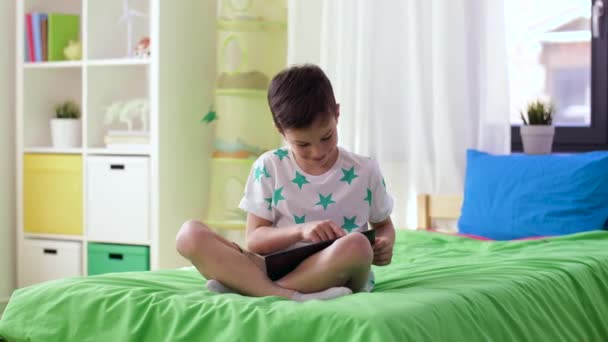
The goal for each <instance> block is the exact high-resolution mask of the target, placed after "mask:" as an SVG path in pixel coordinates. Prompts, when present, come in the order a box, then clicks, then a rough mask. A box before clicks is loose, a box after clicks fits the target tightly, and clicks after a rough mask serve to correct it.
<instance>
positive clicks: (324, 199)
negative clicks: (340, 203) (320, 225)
mask: <svg viewBox="0 0 608 342" xmlns="http://www.w3.org/2000/svg"><path fill="white" fill-rule="evenodd" d="M331 196H333V194H329V195H327V196H323V195H321V194H319V202H317V203H315V205H322V206H323V210H327V206H328V205H330V204H332V203H336V201H334V200H332V199H331Z"/></svg>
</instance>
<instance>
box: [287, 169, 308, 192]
mask: <svg viewBox="0 0 608 342" xmlns="http://www.w3.org/2000/svg"><path fill="white" fill-rule="evenodd" d="M291 182H292V183H296V184H297V185H298V188H300V190H302V185H304V184H309V183H310V182H309V181H308V179H306V176H304V175H302V174H301V173H299V172H298V171H296V178H294V179H292V180H291Z"/></svg>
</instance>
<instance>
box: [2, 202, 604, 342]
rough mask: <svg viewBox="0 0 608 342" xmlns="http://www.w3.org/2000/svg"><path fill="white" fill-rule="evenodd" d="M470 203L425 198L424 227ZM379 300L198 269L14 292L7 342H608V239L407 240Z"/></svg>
mask: <svg viewBox="0 0 608 342" xmlns="http://www.w3.org/2000/svg"><path fill="white" fill-rule="evenodd" d="M460 203H461V199H460V198H459V197H458V196H450V197H442V196H437V197H432V196H426V197H420V198H419V204H420V206H419V210H420V214H421V220H420V222H421V224H422V225H423V226H424V227H429V226H431V225H432V221H433V219H434V218H435V217H438V218H441V219H445V218H454V217H456V216H457V215H458V214H459V205H460ZM374 271H375V272H376V281H377V284H376V289H375V290H374V292H372V293H359V294H354V295H350V296H346V297H342V298H338V299H335V300H332V301H327V302H323V301H312V302H306V303H296V302H292V301H289V300H284V299H280V298H276V297H265V298H248V297H243V296H240V295H236V294H223V295H219V294H214V293H210V292H208V291H207V290H206V288H205V286H204V281H205V280H204V279H203V278H202V277H201V276H200V275H199V274H198V273H197V272H196V270H194V269H192V268H185V269H178V270H161V271H153V272H137V273H120V274H107V275H100V276H92V277H81V278H68V279H62V280H57V281H52V282H48V283H43V284H39V285H35V286H32V287H28V288H24V289H20V290H17V291H15V293H14V294H13V296H12V298H11V300H10V302H9V304H8V307H7V308H6V311H5V313H4V316H3V318H2V320H0V336H2V337H3V338H4V339H5V340H8V341H283V340H285V341H489V340H492V341H541V340H543V341H545V340H549V341H606V340H608V324H606V323H605V320H606V317H608V291H607V290H608V232H606V231H592V232H585V233H578V234H572V235H567V236H561V237H553V238H541V239H533V240H521V241H505V242H497V241H480V240H476V239H472V238H469V237H464V236H457V235H450V234H445V233H440V232H430V231H426V230H418V231H405V230H399V231H398V232H397V239H396V244H395V256H394V259H393V262H392V264H391V265H389V266H387V267H377V268H375V269H374Z"/></svg>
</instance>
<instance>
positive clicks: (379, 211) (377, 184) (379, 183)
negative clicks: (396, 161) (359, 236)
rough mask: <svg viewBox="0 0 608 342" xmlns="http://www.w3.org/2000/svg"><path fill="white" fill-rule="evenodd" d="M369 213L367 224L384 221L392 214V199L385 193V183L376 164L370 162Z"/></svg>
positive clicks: (375, 162) (372, 161)
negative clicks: (370, 196)
mask: <svg viewBox="0 0 608 342" xmlns="http://www.w3.org/2000/svg"><path fill="white" fill-rule="evenodd" d="M370 186H371V195H372V201H371V202H372V203H371V212H370V215H369V222H371V223H378V222H382V221H384V220H386V219H387V218H389V217H390V216H391V213H392V212H393V197H392V196H391V195H390V194H389V193H388V191H386V183H385V182H384V177H383V176H382V172H381V171H380V166H379V165H378V162H377V161H376V160H374V159H372V160H371V179H370Z"/></svg>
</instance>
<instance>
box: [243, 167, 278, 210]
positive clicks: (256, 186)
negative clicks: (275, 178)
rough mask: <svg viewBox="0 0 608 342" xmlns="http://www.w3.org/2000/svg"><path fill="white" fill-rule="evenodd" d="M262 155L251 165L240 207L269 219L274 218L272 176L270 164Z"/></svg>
mask: <svg viewBox="0 0 608 342" xmlns="http://www.w3.org/2000/svg"><path fill="white" fill-rule="evenodd" d="M265 159H266V158H264V156H261V157H260V158H258V160H256V162H255V163H254V164H253V166H252V167H251V171H250V172H249V178H247V184H246V185H245V192H244V194H243V198H242V199H241V202H240V203H239V208H241V209H243V210H244V211H246V212H248V213H251V214H254V215H256V216H258V217H261V218H263V219H265V220H268V221H273V219H272V210H271V208H272V207H271V204H272V177H271V176H270V174H269V173H268V170H269V167H270V165H266V164H267V163H268V161H266V160H265Z"/></svg>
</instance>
